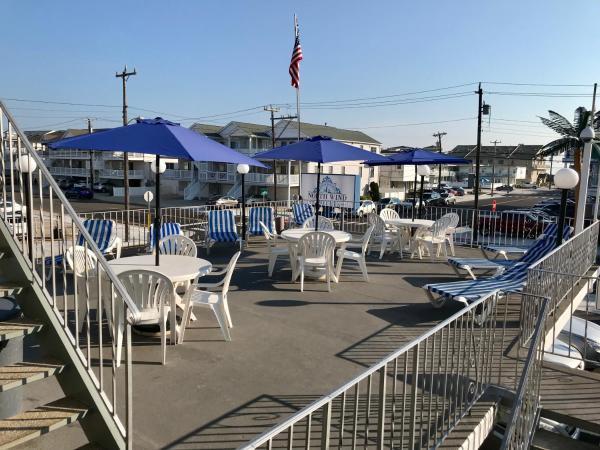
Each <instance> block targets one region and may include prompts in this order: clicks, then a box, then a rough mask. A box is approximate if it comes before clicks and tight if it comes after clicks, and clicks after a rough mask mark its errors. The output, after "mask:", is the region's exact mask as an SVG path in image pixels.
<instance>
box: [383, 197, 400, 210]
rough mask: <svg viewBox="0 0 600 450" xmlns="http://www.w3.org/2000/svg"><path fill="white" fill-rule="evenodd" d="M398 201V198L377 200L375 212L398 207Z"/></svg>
mask: <svg viewBox="0 0 600 450" xmlns="http://www.w3.org/2000/svg"><path fill="white" fill-rule="evenodd" d="M400 203H401V202H400V199H399V198H398V197H386V198H382V199H380V200H379V202H378V203H377V212H379V211H381V210H382V209H383V208H394V207H395V205H399V204H400Z"/></svg>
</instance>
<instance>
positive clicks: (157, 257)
mask: <svg viewBox="0 0 600 450" xmlns="http://www.w3.org/2000/svg"><path fill="white" fill-rule="evenodd" d="M155 184H156V186H155V187H154V190H155V194H156V201H155V202H154V205H155V206H156V211H155V212H154V252H155V254H154V258H155V259H154V260H155V264H156V266H157V267H158V265H159V264H160V251H159V249H158V243H159V242H160V155H156V181H155Z"/></svg>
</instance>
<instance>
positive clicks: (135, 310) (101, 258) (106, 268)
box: [0, 100, 141, 321]
mask: <svg viewBox="0 0 600 450" xmlns="http://www.w3.org/2000/svg"><path fill="white" fill-rule="evenodd" d="M0 109H1V110H2V112H3V113H4V115H5V116H6V117H7V119H8V120H9V122H10V123H11V124H12V127H13V129H14V131H15V132H16V133H17V135H18V136H19V137H20V139H21V142H23V143H24V144H25V147H26V149H27V151H28V153H29V156H31V157H32V158H33V159H34V160H35V162H36V163H37V169H38V170H39V171H40V172H41V173H42V174H44V175H45V177H46V179H47V181H48V183H49V185H50V186H51V188H52V191H53V193H54V195H56V197H57V199H58V200H60V204H61V206H62V207H63V208H64V209H65V210H66V212H67V214H68V215H69V216H70V218H71V220H73V222H75V224H76V226H77V228H78V231H79V232H80V233H81V234H82V235H83V237H84V240H85V241H87V242H88V243H90V244H91V245H90V249H91V250H92V251H93V252H94V254H95V255H96V257H97V258H98V263H99V264H100V265H101V266H102V269H103V270H104V271H105V272H106V274H107V275H108V276H109V277H110V280H111V281H112V282H113V283H114V285H115V286H116V288H117V290H118V293H119V295H120V296H121V298H122V299H123V301H124V302H125V303H126V304H127V308H128V309H129V310H130V314H131V315H132V316H133V318H135V319H138V320H139V318H140V317H141V312H140V310H139V308H138V307H137V305H136V304H135V303H134V302H133V300H131V297H130V296H129V294H128V293H127V291H126V290H125V287H124V286H123V284H122V283H121V281H120V280H119V278H118V277H117V276H116V275H115V274H114V272H113V271H112V269H111V267H110V266H109V265H108V263H107V262H106V259H105V258H104V255H103V254H102V253H101V252H100V250H99V249H98V246H97V245H96V243H95V242H94V239H93V238H92V236H91V235H90V234H89V233H88V231H87V230H86V228H85V227H84V226H83V223H82V222H81V219H80V218H79V215H78V214H77V213H76V212H75V210H74V209H73V206H71V203H70V202H69V200H67V197H66V196H65V194H64V193H63V192H62V189H61V188H60V187H59V186H58V184H57V183H56V180H54V178H53V177H52V175H51V174H50V172H49V171H48V168H47V167H46V165H45V164H44V162H43V161H42V159H41V158H40V157H39V155H38V154H37V152H36V151H35V150H34V149H33V147H32V146H31V143H30V142H29V140H28V139H27V137H26V136H25V133H23V132H22V131H21V129H20V128H19V127H18V126H17V125H16V121H15V119H14V117H13V115H12V114H11V112H10V111H9V110H8V109H7V107H6V105H5V104H4V102H3V101H2V100H0ZM128 320H130V318H128ZM130 321H131V320H130Z"/></svg>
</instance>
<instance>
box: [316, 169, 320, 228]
mask: <svg viewBox="0 0 600 450" xmlns="http://www.w3.org/2000/svg"><path fill="white" fill-rule="evenodd" d="M320 195H321V163H317V202H316V204H315V231H318V230H319V196H320Z"/></svg>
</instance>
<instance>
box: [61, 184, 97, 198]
mask: <svg viewBox="0 0 600 450" xmlns="http://www.w3.org/2000/svg"><path fill="white" fill-rule="evenodd" d="M65 196H66V197H67V198H70V199H77V200H90V199H92V198H94V191H92V190H91V189H90V188H88V187H72V188H70V189H67V190H66V191H65Z"/></svg>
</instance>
